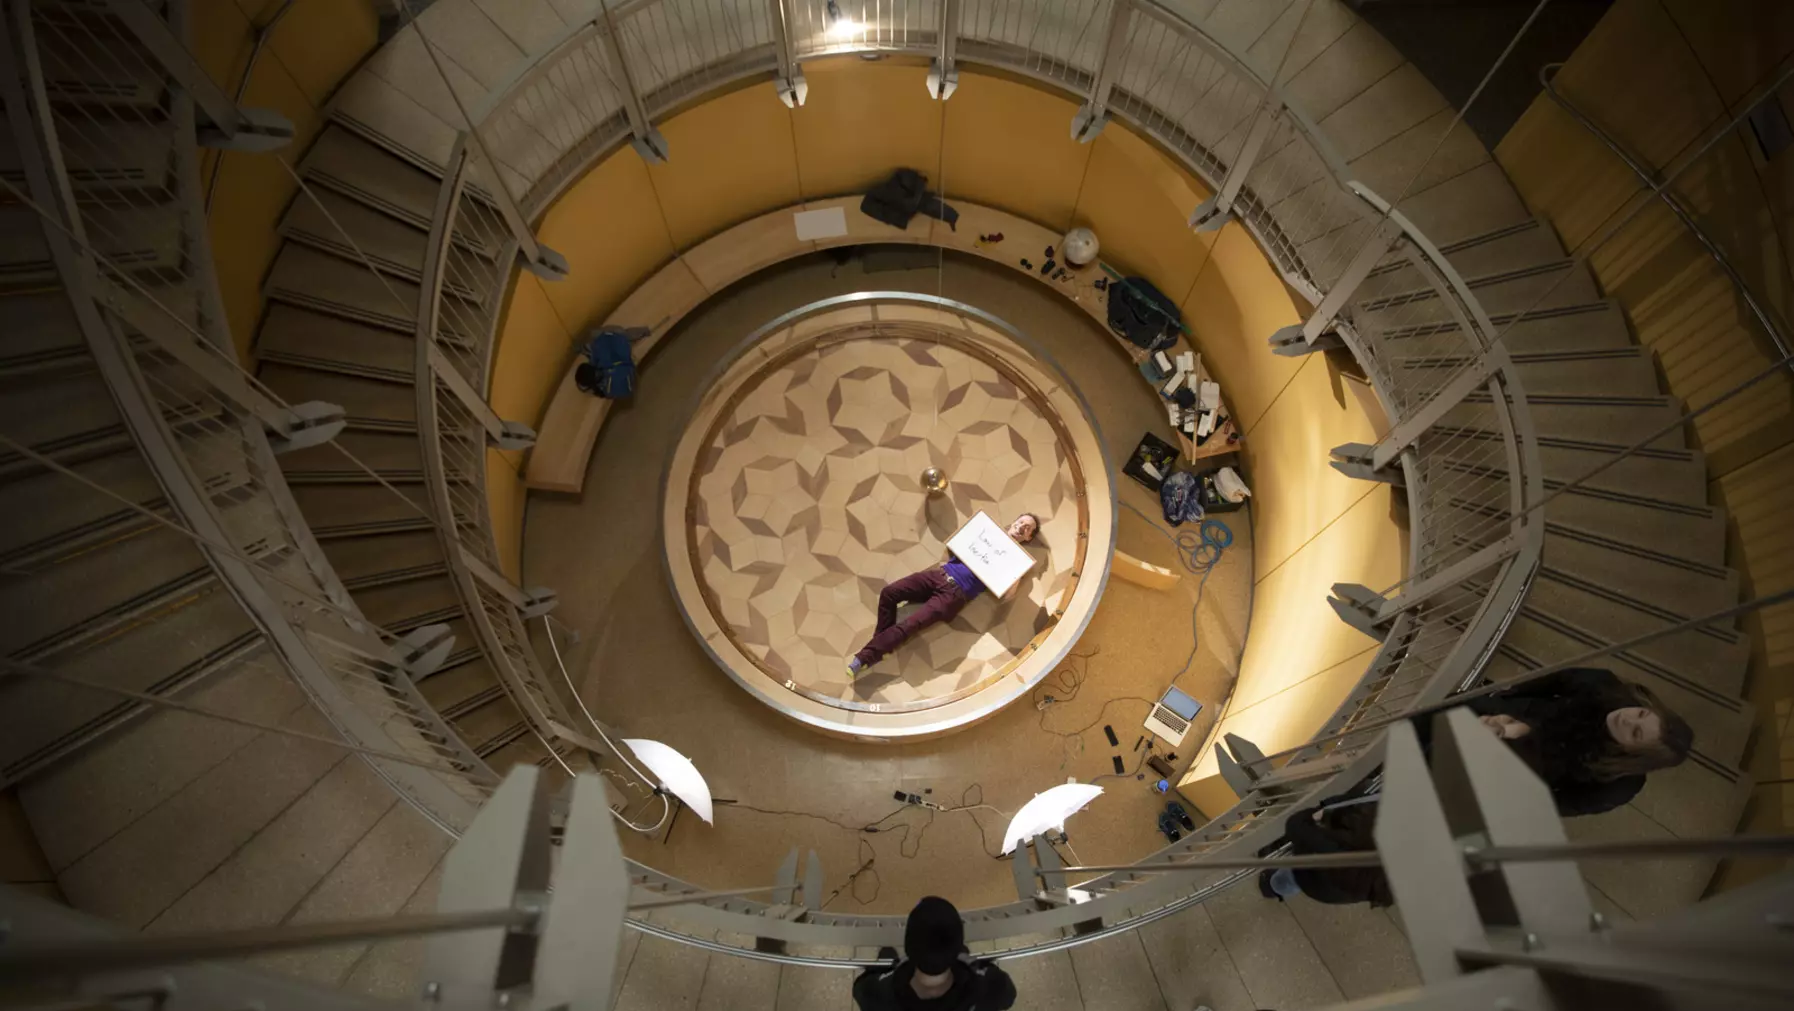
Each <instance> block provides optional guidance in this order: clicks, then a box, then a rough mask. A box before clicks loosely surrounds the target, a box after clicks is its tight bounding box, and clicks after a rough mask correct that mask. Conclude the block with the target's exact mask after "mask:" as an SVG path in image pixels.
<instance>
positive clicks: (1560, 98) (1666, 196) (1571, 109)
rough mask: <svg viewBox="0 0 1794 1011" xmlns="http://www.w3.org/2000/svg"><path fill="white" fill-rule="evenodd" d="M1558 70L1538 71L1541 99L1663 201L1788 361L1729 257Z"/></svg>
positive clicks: (1782, 336) (1772, 321)
mask: <svg viewBox="0 0 1794 1011" xmlns="http://www.w3.org/2000/svg"><path fill="white" fill-rule="evenodd" d="M1562 69H1563V64H1561V63H1547V64H1545V65H1544V66H1542V67H1540V68H1539V86H1540V87H1541V88H1543V89H1544V90H1545V96H1546V97H1547V98H1549V99H1551V101H1552V102H1554V103H1556V104H1557V107H1558V108H1560V109H1562V110H1563V111H1564V112H1565V113H1567V114H1568V115H1569V117H1570V118H1571V119H1573V120H1575V121H1576V122H1577V124H1579V125H1580V126H1581V127H1582V128H1583V129H1585V130H1587V131H1588V132H1589V133H1590V134H1593V135H1594V137H1595V139H1596V140H1598V141H1600V142H1601V143H1602V144H1603V145H1604V146H1605V147H1606V148H1607V150H1609V151H1611V152H1613V156H1614V157H1615V158H1618V159H1619V160H1620V162H1621V163H1622V164H1624V165H1625V166H1626V167H1627V168H1629V169H1631V170H1632V174H1633V175H1635V176H1637V177H1638V181H1639V182H1641V183H1643V184H1644V185H1645V187H1646V188H1647V189H1650V190H1653V191H1654V192H1655V193H1656V194H1657V198H1658V199H1659V200H1662V201H1663V204H1664V206H1666V207H1668V208H1669V210H1670V213H1671V214H1674V215H1675V216H1676V219H1677V220H1679V221H1681V222H1682V227H1684V228H1686V229H1688V234H1690V235H1691V236H1693V237H1694V240H1695V241H1696V242H1698V243H1700V244H1701V248H1702V249H1705V250H1706V251H1707V255H1708V256H1710V257H1712V258H1713V262H1714V264H1715V265H1717V266H1718V267H1719V269H1720V270H1721V271H1723V272H1724V273H1725V276H1726V277H1727V278H1729V279H1730V280H1731V282H1732V287H1733V288H1735V289H1737V291H1738V295H1739V297H1741V298H1743V299H1744V304H1745V306H1746V307H1747V308H1749V309H1750V314H1751V315H1752V316H1754V317H1756V320H1757V323H1758V325H1760V326H1761V327H1762V328H1763V333H1764V334H1765V335H1766V336H1767V337H1768V338H1769V343H1770V344H1772V345H1774V346H1775V356H1776V357H1777V358H1788V357H1790V356H1791V355H1794V349H1791V348H1794V345H1790V343H1789V341H1788V336H1787V334H1786V333H1785V332H1784V331H1783V329H1782V326H1781V324H1780V323H1779V322H1777V320H1776V318H1775V314H1774V313H1772V312H1770V310H1769V309H1768V307H1767V306H1765V305H1763V303H1762V302H1760V301H1758V299H1757V296H1756V293H1755V292H1753V291H1752V290H1751V287H1750V285H1748V284H1746V283H1745V282H1744V276H1743V275H1742V274H1740V273H1738V268H1737V267H1735V266H1733V265H1732V258H1731V257H1730V256H1727V255H1726V252H1725V249H1724V248H1723V247H1721V246H1720V245H1719V243H1718V242H1717V241H1715V240H1714V238H1713V237H1712V236H1711V235H1708V234H1707V231H1706V229H1704V228H1702V227H1701V226H1700V222H1699V221H1698V220H1696V219H1695V216H1694V213H1693V212H1692V211H1690V210H1689V209H1688V206H1687V205H1686V204H1684V203H1683V202H1682V199H1681V198H1680V197H1679V196H1677V195H1676V193H1675V191H1674V190H1671V189H1669V188H1668V187H1666V186H1659V185H1658V181H1659V177H1660V175H1661V174H1660V173H1659V172H1657V171H1656V170H1655V169H1652V168H1650V167H1649V166H1647V165H1646V164H1645V163H1644V162H1643V161H1642V160H1641V159H1639V158H1638V157H1637V156H1635V155H1633V154H1632V152H1630V151H1628V150H1626V148H1625V146H1624V145H1622V144H1621V143H1620V142H1619V140H1618V139H1617V138H1615V137H1614V136H1613V134H1611V133H1608V132H1607V131H1606V130H1604V129H1602V128H1601V126H1600V124H1598V123H1596V122H1595V121H1594V119H1593V118H1592V117H1590V116H1589V114H1588V113H1586V112H1583V111H1582V110H1581V109H1579V108H1577V107H1576V104H1575V103H1574V102H1571V101H1570V100H1569V98H1567V97H1565V95H1564V93H1563V92H1561V91H1558V90H1557V81H1556V78H1557V72H1558V71H1559V70H1562Z"/></svg>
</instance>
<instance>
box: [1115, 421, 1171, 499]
mask: <svg viewBox="0 0 1794 1011" xmlns="http://www.w3.org/2000/svg"><path fill="white" fill-rule="evenodd" d="M1176 462H1177V450H1175V449H1173V448H1172V447H1171V444H1170V443H1168V442H1166V441H1165V440H1163V439H1161V438H1159V437H1158V436H1156V435H1154V434H1152V433H1151V432H1147V433H1146V434H1145V435H1144V436H1142V437H1141V438H1140V444H1139V445H1138V446H1135V447H1134V452H1133V455H1132V456H1130V457H1129V458H1128V461H1127V464H1126V465H1125V466H1123V467H1122V468H1121V472H1122V473H1123V474H1126V475H1127V476H1128V477H1131V478H1133V479H1134V480H1136V481H1138V482H1140V483H1141V484H1143V485H1145V486H1146V487H1147V489H1148V490H1150V491H1154V492H1156V491H1158V490H1159V489H1160V488H1161V487H1163V486H1164V484H1165V476H1166V475H1168V474H1170V473H1171V472H1172V470H1173V469H1174V466H1173V465H1174V464H1175V463H1176ZM1149 463H1150V464H1151V465H1152V470H1151V471H1148V470H1147V469H1146V465H1147V464H1149ZM1154 472H1156V473H1157V476H1154Z"/></svg>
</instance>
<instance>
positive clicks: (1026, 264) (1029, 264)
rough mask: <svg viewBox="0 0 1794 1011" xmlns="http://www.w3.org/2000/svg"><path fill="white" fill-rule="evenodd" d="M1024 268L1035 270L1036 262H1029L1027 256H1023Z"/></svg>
mask: <svg viewBox="0 0 1794 1011" xmlns="http://www.w3.org/2000/svg"><path fill="white" fill-rule="evenodd" d="M1022 269H1023V270H1033V269H1034V264H1032V263H1029V262H1028V258H1027V257H1025V256H1024V257H1022Z"/></svg>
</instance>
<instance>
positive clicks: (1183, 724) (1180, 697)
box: [1146, 688, 1202, 748]
mask: <svg viewBox="0 0 1794 1011" xmlns="http://www.w3.org/2000/svg"><path fill="white" fill-rule="evenodd" d="M1201 711H1202V703H1200V702H1198V701H1196V700H1195V699H1193V698H1191V697H1190V696H1188V695H1186V694H1184V693H1183V692H1181V691H1179V690H1177V689H1176V688H1167V689H1165V694H1164V696H1163V697H1161V698H1160V699H1159V701H1158V704H1157V705H1155V706H1153V707H1152V712H1151V713H1148V714H1147V716H1146V729H1147V732H1148V733H1151V734H1154V735H1156V736H1158V737H1162V738H1164V739H1165V740H1166V741H1167V742H1169V743H1170V745H1171V746H1172V747H1174V748H1175V747H1177V746H1178V745H1180V744H1182V743H1184V735H1185V734H1187V733H1189V732H1190V721H1191V720H1194V719H1195V718H1196V714H1197V713H1199V712H1201Z"/></svg>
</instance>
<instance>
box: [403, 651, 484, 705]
mask: <svg viewBox="0 0 1794 1011" xmlns="http://www.w3.org/2000/svg"><path fill="white" fill-rule="evenodd" d="M417 688H418V691H420V692H422V693H423V695H424V698H425V699H427V700H428V701H429V703H430V705H432V706H434V707H435V709H436V711H437V712H439V713H443V714H445V715H446V714H447V713H449V712H450V711H452V710H454V709H456V708H457V707H460V706H462V705H464V704H465V703H466V702H467V701H468V700H469V699H472V698H475V697H477V696H480V695H482V694H484V693H486V692H488V691H491V690H492V689H495V688H497V689H499V691H501V692H502V691H503V689H502V688H500V687H499V683H498V676H497V675H496V674H494V673H493V672H492V666H491V665H490V664H488V663H487V662H486V660H485V659H484V658H476V659H474V660H470V661H468V662H466V663H462V664H456V665H455V666H453V667H448V666H444V667H443V668H440V669H438V670H436V671H435V672H434V673H432V674H430V675H429V676H428V677H426V678H423V679H422V680H420V681H418V683H417Z"/></svg>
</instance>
